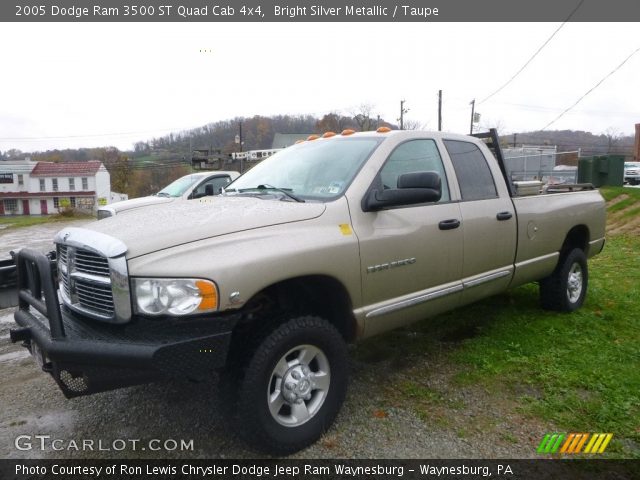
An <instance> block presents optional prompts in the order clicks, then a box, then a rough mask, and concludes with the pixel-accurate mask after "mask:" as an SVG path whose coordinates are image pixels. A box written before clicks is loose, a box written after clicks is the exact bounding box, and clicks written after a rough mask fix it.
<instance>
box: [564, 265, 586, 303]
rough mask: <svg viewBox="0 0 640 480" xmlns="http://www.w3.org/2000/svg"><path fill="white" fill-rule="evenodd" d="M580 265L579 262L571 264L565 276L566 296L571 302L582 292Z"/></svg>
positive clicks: (575, 300)
mask: <svg viewBox="0 0 640 480" xmlns="http://www.w3.org/2000/svg"><path fill="white" fill-rule="evenodd" d="M582 285H583V279H582V267H581V266H580V264H579V263H574V264H573V265H571V269H570V270H569V277H568V278H567V298H568V299H569V301H570V302H571V303H576V302H577V301H578V299H579V298H580V295H581V294H582Z"/></svg>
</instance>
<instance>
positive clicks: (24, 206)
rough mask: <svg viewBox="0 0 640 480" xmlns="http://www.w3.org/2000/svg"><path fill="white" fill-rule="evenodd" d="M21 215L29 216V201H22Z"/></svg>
mask: <svg viewBox="0 0 640 480" xmlns="http://www.w3.org/2000/svg"><path fill="white" fill-rule="evenodd" d="M22 214H23V215H29V200H22Z"/></svg>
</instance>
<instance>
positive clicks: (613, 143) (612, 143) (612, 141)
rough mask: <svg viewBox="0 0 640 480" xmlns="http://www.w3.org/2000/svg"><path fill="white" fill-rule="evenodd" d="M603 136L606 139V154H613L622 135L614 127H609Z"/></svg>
mask: <svg viewBox="0 0 640 480" xmlns="http://www.w3.org/2000/svg"><path fill="white" fill-rule="evenodd" d="M604 135H605V137H606V138H607V153H608V154H610V153H614V152H615V151H616V150H617V147H618V144H619V143H620V140H621V139H622V134H621V133H620V132H619V131H618V130H617V129H616V128H615V127H609V128H607V130H606V131H605V134H604Z"/></svg>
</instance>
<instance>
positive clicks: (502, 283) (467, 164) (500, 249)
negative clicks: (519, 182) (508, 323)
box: [443, 139, 517, 302]
mask: <svg viewBox="0 0 640 480" xmlns="http://www.w3.org/2000/svg"><path fill="white" fill-rule="evenodd" d="M443 143H444V145H445V148H446V150H447V153H448V154H449V158H450V159H451V163H452V165H453V168H454V170H455V173H456V177H457V180H458V185H459V188H460V195H461V199H460V212H461V215H462V222H463V225H464V229H463V235H464V247H463V251H464V254H463V255H464V262H463V266H462V281H463V285H464V287H465V290H464V293H463V301H465V302H466V301H473V300H476V299H478V298H482V297H485V296H488V295H491V294H493V293H497V292H500V291H502V290H504V289H505V288H507V286H508V285H509V282H510V281H511V276H512V274H513V263H514V260H515V253H516V238H517V222H516V215H515V210H514V206H513V202H512V201H511V197H510V196H509V194H508V191H507V188H506V185H505V183H504V181H503V180H502V176H501V175H502V174H501V173H500V169H499V167H498V165H497V163H496V162H495V160H494V159H493V158H489V159H487V158H486V157H485V154H484V153H483V150H481V149H480V148H479V147H478V146H477V145H476V144H475V143H473V142H466V141H462V140H457V139H456V140H447V139H443Z"/></svg>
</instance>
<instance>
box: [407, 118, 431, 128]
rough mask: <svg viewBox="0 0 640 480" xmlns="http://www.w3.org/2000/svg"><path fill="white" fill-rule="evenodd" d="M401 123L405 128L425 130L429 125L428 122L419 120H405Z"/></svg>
mask: <svg viewBox="0 0 640 480" xmlns="http://www.w3.org/2000/svg"><path fill="white" fill-rule="evenodd" d="M403 123H404V129H405V130H426V129H427V128H428V125H429V122H424V123H422V122H420V121H419V120H405V121H404V122H403Z"/></svg>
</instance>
